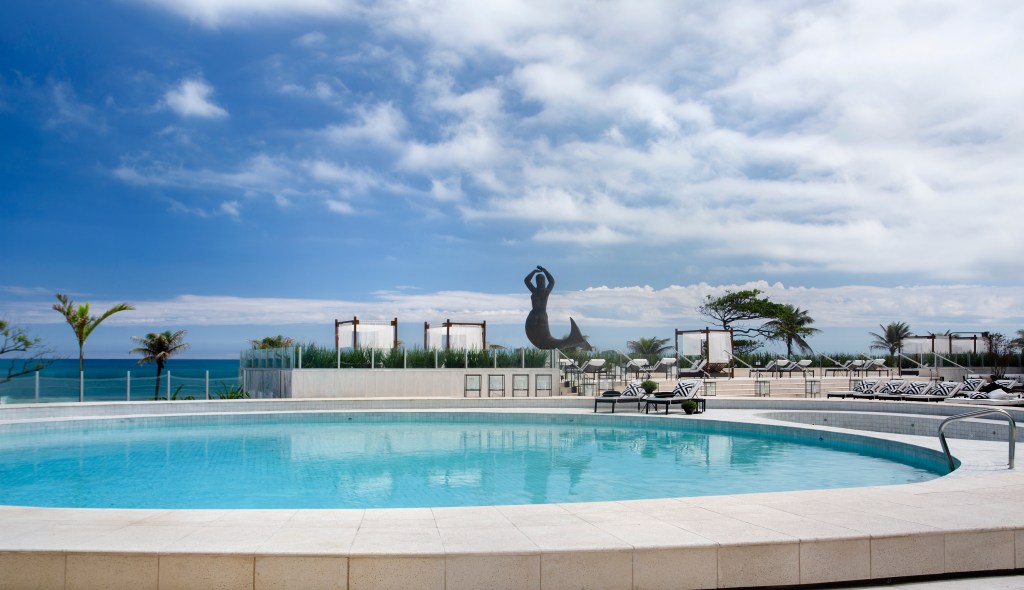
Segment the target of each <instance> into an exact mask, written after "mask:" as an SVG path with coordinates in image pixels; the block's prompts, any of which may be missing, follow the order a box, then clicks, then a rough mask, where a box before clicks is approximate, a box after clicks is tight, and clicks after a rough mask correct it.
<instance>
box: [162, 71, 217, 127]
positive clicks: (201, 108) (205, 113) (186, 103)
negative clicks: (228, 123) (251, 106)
mask: <svg viewBox="0 0 1024 590" xmlns="http://www.w3.org/2000/svg"><path fill="white" fill-rule="evenodd" d="M212 94H213V86H210V85H209V84H208V83H207V82H206V81H205V80H203V79H201V78H187V79H184V80H182V81H181V83H179V84H178V86H177V87H176V88H173V89H171V90H168V91H167V93H166V94H165V95H164V104H165V105H167V107H168V108H170V109H171V110H172V111H174V112H175V113H178V115H180V116H182V117H200V118H203V119H219V118H222V117H227V116H228V112H227V111H226V110H224V109H223V108H221V107H219V106H217V105H216V104H214V103H213V102H212V101H210V96H211V95H212Z"/></svg>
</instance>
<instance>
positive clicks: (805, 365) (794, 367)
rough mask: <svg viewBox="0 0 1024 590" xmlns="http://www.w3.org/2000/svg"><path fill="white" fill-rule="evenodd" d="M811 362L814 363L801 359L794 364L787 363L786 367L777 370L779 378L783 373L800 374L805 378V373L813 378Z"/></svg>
mask: <svg viewBox="0 0 1024 590" xmlns="http://www.w3.org/2000/svg"><path fill="white" fill-rule="evenodd" d="M813 362H814V361H813V360H811V359H803V360H800V361H797V362H795V363H789V364H788V365H786V366H784V367H780V368H779V369H778V371H779V376H780V377H781V376H782V374H783V373H789V374H790V375H792V374H793V373H796V372H800V374H802V375H803V376H805V377H806V376H807V373H810V374H811V377H814V369H812V368H811V363H813Z"/></svg>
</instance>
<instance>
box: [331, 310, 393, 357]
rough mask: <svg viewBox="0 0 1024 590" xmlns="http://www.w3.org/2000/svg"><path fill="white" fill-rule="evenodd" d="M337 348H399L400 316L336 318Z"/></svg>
mask: <svg viewBox="0 0 1024 590" xmlns="http://www.w3.org/2000/svg"><path fill="white" fill-rule="evenodd" d="M334 346H335V348H341V347H343V346H344V347H347V346H351V347H352V348H374V349H378V350H379V349H385V348H398V318H394V319H391V320H361V319H359V318H358V317H353V318H352V319H351V320H345V321H339V320H334Z"/></svg>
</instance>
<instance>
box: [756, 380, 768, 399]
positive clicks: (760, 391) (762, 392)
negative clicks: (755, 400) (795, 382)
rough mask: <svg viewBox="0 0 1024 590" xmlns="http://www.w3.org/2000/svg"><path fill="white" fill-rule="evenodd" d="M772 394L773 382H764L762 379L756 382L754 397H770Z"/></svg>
mask: <svg viewBox="0 0 1024 590" xmlns="http://www.w3.org/2000/svg"><path fill="white" fill-rule="evenodd" d="M771 394H772V383H771V381H764V380H761V379H758V380H756V381H754V397H769V396H770V395H771Z"/></svg>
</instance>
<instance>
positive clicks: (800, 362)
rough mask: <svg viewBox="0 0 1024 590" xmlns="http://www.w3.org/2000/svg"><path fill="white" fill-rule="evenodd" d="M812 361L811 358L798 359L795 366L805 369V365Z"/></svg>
mask: <svg viewBox="0 0 1024 590" xmlns="http://www.w3.org/2000/svg"><path fill="white" fill-rule="evenodd" d="M813 362H814V361H813V360H812V359H803V360H801V361H799V362H798V363H797V364H796V366H798V367H800V368H801V369H806V368H807V367H809V366H811V363H813Z"/></svg>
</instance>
